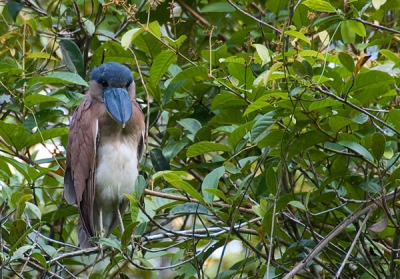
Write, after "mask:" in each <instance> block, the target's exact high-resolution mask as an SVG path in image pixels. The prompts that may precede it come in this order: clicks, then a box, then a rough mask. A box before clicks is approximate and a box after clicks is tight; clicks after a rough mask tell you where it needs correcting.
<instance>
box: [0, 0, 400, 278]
mask: <svg viewBox="0 0 400 279" xmlns="http://www.w3.org/2000/svg"><path fill="white" fill-rule="evenodd" d="M259 2H263V3H262V4H260V3H259ZM399 7H400V5H399V1H398V0H380V1H379V0H372V2H371V1H367V0H354V1H323V0H306V1H296V0H267V1H254V2H253V1H250V0H244V1H241V2H240V3H236V2H235V3H234V2H232V1H230V0H228V1H222V0H221V1H219V0H212V1H204V0H198V1H190V0H175V1H172V0H170V1H161V0H160V1H153V0H148V1H146V0H141V1H139V0H131V1H127V2H123V1H119V0H112V1H111V2H108V1H81V0H78V1H69V0H62V1H52V0H47V1H37V2H34V1H33V0H25V1H23V2H21V3H20V2H15V1H9V2H8V3H4V2H3V3H1V17H0V31H1V32H0V34H2V35H1V36H0V94H1V95H0V103H1V104H0V106H1V112H0V151H1V152H0V166H1V168H0V177H1V190H0V193H1V196H0V202H1V204H2V206H1V216H0V217H1V218H0V220H1V235H0V238H1V239H0V240H1V242H2V245H1V251H0V259H1V270H2V271H1V272H2V275H3V276H7V277H8V276H10V277H11V276H14V277H15V276H19V277H23V278H33V277H42V276H43V277H44V276H52V277H54V278H70V277H72V278H76V277H78V278H86V277H88V276H90V278H104V277H107V278H113V277H116V276H120V278H128V277H129V278H135V277H137V278H153V277H154V278H165V276H166V275H164V274H165V271H164V270H169V271H170V273H168V276H170V277H176V278H192V277H197V278H213V277H216V278H232V277H234V276H243V277H249V278H291V277H292V276H294V275H296V274H297V276H299V278H321V277H324V278H333V277H335V278H339V277H340V278H355V277H357V278H400V274H399V272H400V271H399V270H400V268H399V267H398V265H399V252H398V251H399V248H400V246H399V236H400V211H399V198H398V196H399V191H398V190H399V179H400V168H399V165H400V162H399V158H400V153H399V151H398V136H399V135H400V120H399V119H400V110H399V109H398V108H397V105H398V94H399V89H398V85H399V84H400V80H399V73H400V72H399V65H400V58H399V55H398V54H397V53H398V41H399V40H398V39H399V34H400V31H398V30H399V29H398V24H397V16H398V12H399ZM107 61H116V62H121V63H127V64H130V65H131V66H132V68H133V69H134V76H135V80H136V84H137V97H138V100H139V101H140V103H141V105H142V107H143V110H144V112H145V114H146V117H147V124H148V127H149V129H148V137H147V138H148V148H147V155H146V156H145V157H146V158H144V159H143V161H142V170H141V174H142V176H140V178H139V180H138V181H137V187H136V191H135V193H132V195H131V196H129V198H130V200H131V205H130V214H127V215H126V216H125V218H124V222H125V227H126V229H125V231H124V232H123V234H122V235H121V233H120V232H119V230H118V229H117V230H116V231H115V232H114V234H113V236H112V237H111V238H110V239H97V241H98V242H99V243H101V244H102V247H103V252H102V253H100V251H99V249H98V248H93V249H91V250H86V251H84V250H81V249H80V248H78V247H77V233H76V224H77V209H76V208H75V207H73V206H67V204H66V202H65V201H64V200H63V198H62V184H63V179H62V177H63V169H64V159H65V158H64V155H65V145H66V143H67V135H68V123H69V120H70V117H71V114H72V111H73V110H74V108H75V107H76V106H77V104H79V102H80V100H81V99H82V97H83V94H84V91H85V90H86V88H87V82H86V80H87V77H88V73H89V72H90V69H91V68H92V67H93V66H95V65H98V64H100V63H102V62H107ZM145 188H146V189H145ZM143 193H144V196H145V197H144V201H143V202H141V197H142V195H143ZM131 240H133V244H132V245H131ZM232 240H236V242H235V243H241V245H242V247H243V249H242V250H241V251H240V252H239V253H235V252H232V249H230V248H229V246H228V244H229V243H230V242H231V241H232ZM109 248H112V249H109ZM217 250H218V251H220V253H221V256H220V257H216V256H214V255H215V254H213V253H214V252H215V251H217ZM104 259H106V260H107V261H104ZM133 267H134V268H133ZM157 271H162V272H160V273H158V272H157Z"/></svg>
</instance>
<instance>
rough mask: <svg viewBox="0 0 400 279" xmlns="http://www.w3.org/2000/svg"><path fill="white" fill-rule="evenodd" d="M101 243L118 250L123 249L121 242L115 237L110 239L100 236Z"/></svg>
mask: <svg viewBox="0 0 400 279" xmlns="http://www.w3.org/2000/svg"><path fill="white" fill-rule="evenodd" d="M99 243H101V244H103V245H105V246H107V247H111V248H114V249H117V250H118V251H121V250H122V249H121V243H119V242H117V240H114V239H109V238H102V237H101V238H99Z"/></svg>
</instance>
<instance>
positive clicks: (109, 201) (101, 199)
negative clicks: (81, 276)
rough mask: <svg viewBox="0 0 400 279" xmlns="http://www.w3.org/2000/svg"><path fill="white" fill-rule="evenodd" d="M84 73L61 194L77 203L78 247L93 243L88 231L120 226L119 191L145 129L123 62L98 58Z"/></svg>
mask: <svg viewBox="0 0 400 279" xmlns="http://www.w3.org/2000/svg"><path fill="white" fill-rule="evenodd" d="M90 79H91V81H90V87H89V91H88V93H87V94H86V96H85V98H84V99H83V100H82V103H81V104H80V105H79V106H78V108H77V109H76V110H75V112H74V114H73V116H72V119H71V123H70V131H69V138H68V147H67V158H66V164H67V167H66V171H65V177H64V197H65V199H66V200H67V202H68V203H69V204H76V205H77V206H78V211H79V217H80V221H79V228H78V237H79V243H80V245H81V246H82V247H84V248H88V247H92V246H95V244H94V243H92V242H91V241H90V239H89V238H90V237H93V236H96V235H97V236H105V237H108V236H109V235H110V234H111V232H112V231H113V230H114V229H115V228H116V227H117V226H118V224H119V225H120V227H121V230H123V224H122V216H123V214H124V213H125V211H126V208H127V206H128V199H127V198H126V197H125V195H124V194H130V195H131V194H132V193H133V191H134V188H135V181H136V178H137V176H138V167H139V163H140V160H141V158H142V155H143V149H144V131H145V123H144V116H143V112H142V110H141V109H140V106H139V105H138V103H136V101H135V83H134V81H133V76H132V73H131V71H130V70H129V68H128V67H126V66H124V65H121V64H119V63H114V62H109V63H106V64H102V65H100V66H98V67H95V68H94V69H93V71H92V73H91V75H90Z"/></svg>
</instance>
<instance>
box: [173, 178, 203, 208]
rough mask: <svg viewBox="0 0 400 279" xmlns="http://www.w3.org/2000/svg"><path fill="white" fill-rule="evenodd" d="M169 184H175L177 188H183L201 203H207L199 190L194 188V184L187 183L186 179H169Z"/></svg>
mask: <svg viewBox="0 0 400 279" xmlns="http://www.w3.org/2000/svg"><path fill="white" fill-rule="evenodd" d="M167 182H168V183H169V184H171V185H172V186H174V187H175V188H177V189H180V190H182V191H183V192H184V193H186V194H188V195H189V196H190V197H192V198H194V199H196V200H198V201H199V202H200V203H201V204H205V203H206V202H205V200H204V198H203V197H202V196H201V195H200V194H199V192H197V190H196V189H194V188H193V186H192V185H190V184H189V183H187V182H186V181H183V180H169V179H168V180H167Z"/></svg>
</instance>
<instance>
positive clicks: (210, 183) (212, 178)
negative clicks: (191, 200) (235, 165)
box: [201, 166, 225, 204]
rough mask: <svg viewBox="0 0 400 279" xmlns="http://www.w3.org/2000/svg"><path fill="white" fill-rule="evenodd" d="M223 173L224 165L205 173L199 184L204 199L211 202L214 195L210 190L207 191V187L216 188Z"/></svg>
mask: <svg viewBox="0 0 400 279" xmlns="http://www.w3.org/2000/svg"><path fill="white" fill-rule="evenodd" d="M224 173H225V167H223V166H222V167H219V168H216V169H215V170H213V171H212V172H210V173H209V174H207V175H206V177H205V178H204V180H203V183H202V184H201V191H202V193H203V197H204V200H205V201H206V202H207V203H209V204H211V203H212V202H213V200H214V195H213V194H211V193H210V192H207V189H216V188H218V182H219V180H220V178H221V177H222V175H223V174H224Z"/></svg>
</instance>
